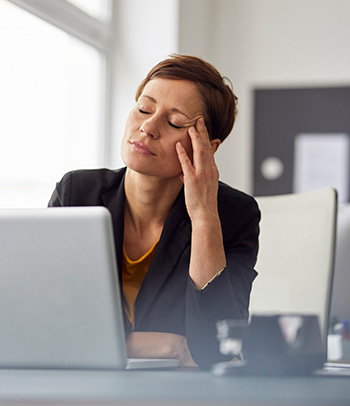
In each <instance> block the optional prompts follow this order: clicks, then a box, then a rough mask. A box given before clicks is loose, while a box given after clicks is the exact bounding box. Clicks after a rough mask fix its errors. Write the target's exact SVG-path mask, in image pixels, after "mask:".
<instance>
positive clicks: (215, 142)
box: [210, 138, 221, 154]
mask: <svg viewBox="0 0 350 406" xmlns="http://www.w3.org/2000/svg"><path fill="white" fill-rule="evenodd" d="M220 144H221V141H220V140H219V138H215V140H211V141H210V145H211V147H212V150H213V152H214V154H215V152H216V151H217V150H218V148H219V146H220Z"/></svg>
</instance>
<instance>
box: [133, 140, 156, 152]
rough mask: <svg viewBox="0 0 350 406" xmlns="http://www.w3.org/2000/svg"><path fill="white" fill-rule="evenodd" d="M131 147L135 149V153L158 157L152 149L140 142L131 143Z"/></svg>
mask: <svg viewBox="0 0 350 406" xmlns="http://www.w3.org/2000/svg"><path fill="white" fill-rule="evenodd" d="M130 145H131V146H132V148H133V149H134V151H136V152H138V153H140V154H143V155H152V156H157V155H156V154H155V153H154V152H153V151H152V149H151V148H150V147H149V146H148V145H146V144H144V143H143V142H140V141H130Z"/></svg>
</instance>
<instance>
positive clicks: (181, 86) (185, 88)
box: [140, 78, 203, 114]
mask: <svg viewBox="0 0 350 406" xmlns="http://www.w3.org/2000/svg"><path fill="white" fill-rule="evenodd" d="M143 98H147V99H149V100H151V101H152V102H153V103H155V104H157V105H158V104H159V105H166V106H167V107H169V108H177V109H179V110H184V109H185V110H187V111H188V112H193V113H195V114H197V113H199V112H203V99H202V96H201V94H200V92H199V90H198V87H197V85H196V84H195V83H194V82H191V81H189V80H175V79H161V78H155V79H152V80H150V81H149V82H147V84H146V85H145V87H144V88H143V91H142V93H141V95H140V99H143Z"/></svg>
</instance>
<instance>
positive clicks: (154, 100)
mask: <svg viewBox="0 0 350 406" xmlns="http://www.w3.org/2000/svg"><path fill="white" fill-rule="evenodd" d="M140 97H145V98H146V99H148V100H150V101H151V102H152V103H154V104H157V100H156V99H155V98H154V97H152V96H148V95H147V94H142V95H141V96H140ZM170 111H171V112H173V113H179V114H182V115H183V116H185V117H186V118H188V119H189V120H190V117H188V115H187V114H185V113H184V112H183V111H181V110H179V109H177V108H176V107H173V108H172V109H171V110H170Z"/></svg>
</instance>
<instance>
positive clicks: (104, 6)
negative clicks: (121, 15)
mask: <svg viewBox="0 0 350 406" xmlns="http://www.w3.org/2000/svg"><path fill="white" fill-rule="evenodd" d="M68 1H69V2H70V3H72V4H74V5H75V6H76V7H78V8H80V9H81V10H83V11H84V12H85V13H87V14H89V15H91V16H92V17H95V18H97V19H99V20H108V19H109V16H110V8H111V3H110V1H109V0H68Z"/></svg>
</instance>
